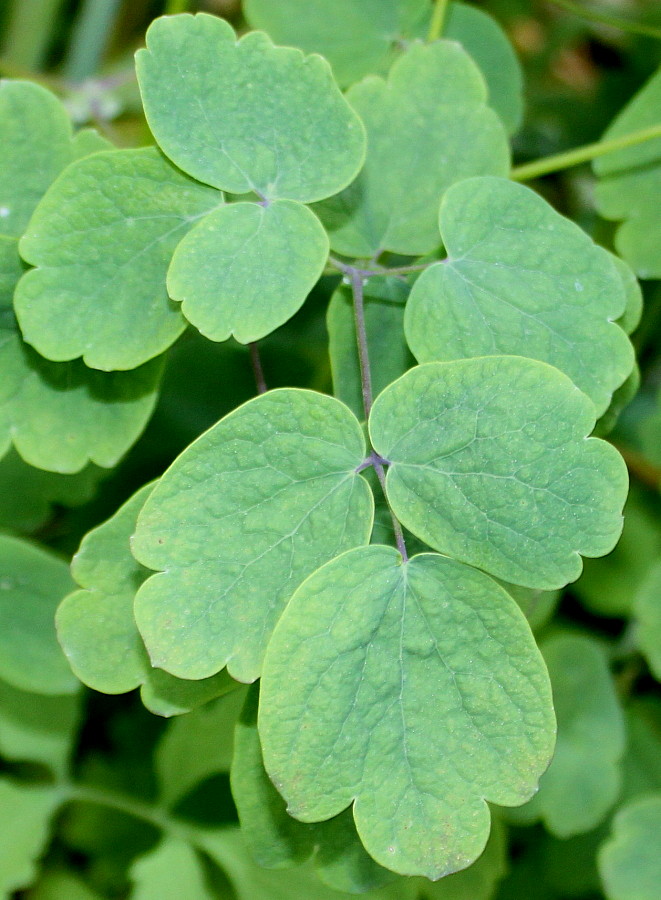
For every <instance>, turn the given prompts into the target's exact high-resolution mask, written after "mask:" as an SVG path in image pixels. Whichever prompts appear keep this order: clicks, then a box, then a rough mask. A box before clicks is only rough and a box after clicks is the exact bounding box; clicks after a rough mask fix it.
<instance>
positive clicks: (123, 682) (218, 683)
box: [55, 482, 236, 717]
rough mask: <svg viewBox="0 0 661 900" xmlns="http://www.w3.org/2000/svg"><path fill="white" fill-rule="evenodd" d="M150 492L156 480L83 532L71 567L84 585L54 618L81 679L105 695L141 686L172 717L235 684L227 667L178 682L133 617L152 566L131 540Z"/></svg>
mask: <svg viewBox="0 0 661 900" xmlns="http://www.w3.org/2000/svg"><path fill="white" fill-rule="evenodd" d="M153 489H154V483H153V482H152V483H151V484H147V485H144V487H142V488H140V490H139V491H137V492H136V493H135V494H134V495H133V496H132V497H131V498H130V499H129V500H127V502H126V503H125V504H124V505H123V506H121V507H120V509H119V510H118V511H117V512H116V513H115V515H114V516H112V517H111V518H110V519H108V520H107V521H106V522H104V523H103V524H101V525H99V526H98V527H97V528H94V529H93V530H92V531H90V532H89V534H87V535H86V536H85V538H84V539H83V542H82V544H81V546H80V549H79V550H78V553H76V555H75V556H74V558H73V561H72V567H71V570H72V574H73V577H74V578H75V579H76V581H77V582H78V584H80V585H81V587H82V588H83V589H82V590H79V591H75V592H74V593H72V594H69V595H68V596H67V597H65V598H64V600H63V601H62V602H61V603H60V605H59V607H58V609H57V613H56V615H55V622H56V626H57V634H58V639H59V641H60V644H61V645H62V647H63V649H64V652H65V654H66V656H67V658H68V660H69V664H70V666H71V668H72V669H73V671H74V672H75V673H76V675H77V676H78V677H79V678H80V680H81V681H83V682H84V683H85V684H87V685H89V687H91V688H93V689H94V690H96V691H102V692H104V693H106V694H116V693H123V692H124V691H130V690H133V688H136V687H138V686H139V685H141V686H142V687H141V691H140V693H141V697H142V701H143V703H144V704H145V706H146V707H147V708H148V709H149V710H150V711H151V712H153V713H155V714H156V715H159V716H168V717H169V716H174V715H180V714H181V713H185V712H188V711H189V710H191V709H194V708H195V707H197V706H199V705H201V704H203V703H206V702H208V701H209V700H212V699H214V698H215V697H218V696H220V695H221V694H223V693H225V692H226V691H227V690H231V689H232V688H233V687H235V686H236V683H235V682H234V681H233V680H232V679H231V678H229V677H228V676H227V673H226V672H220V673H219V674H218V675H214V676H213V677H212V678H208V679H204V680H203V681H181V680H180V679H178V678H175V677H174V676H172V675H169V674H168V673H167V672H163V671H160V670H159V669H154V668H152V666H151V664H150V662H149V658H148V656H147V653H146V651H145V649H144V644H143V643H142V638H141V637H140V633H139V631H138V629H137V626H136V624H135V619H134V618H133V601H134V598H135V594H136V591H137V589H138V587H139V586H140V585H141V584H142V582H143V581H144V580H145V578H146V577H147V576H148V574H149V571H148V570H147V569H145V568H144V567H143V566H141V565H140V564H139V563H138V562H136V560H135V558H134V557H133V556H132V555H131V551H130V548H129V540H130V538H131V535H132V534H133V532H134V531H135V523H136V519H137V516H138V512H139V511H140V510H141V509H142V507H143V505H144V503H145V500H146V499H147V497H148V496H149V495H150V494H151V492H152V490H153ZM100 635H102V640H99V637H100Z"/></svg>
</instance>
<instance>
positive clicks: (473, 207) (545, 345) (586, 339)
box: [405, 178, 634, 414]
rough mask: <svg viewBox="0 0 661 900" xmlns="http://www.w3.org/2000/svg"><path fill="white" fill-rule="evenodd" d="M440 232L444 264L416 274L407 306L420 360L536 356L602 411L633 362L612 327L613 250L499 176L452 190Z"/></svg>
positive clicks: (619, 308)
mask: <svg viewBox="0 0 661 900" xmlns="http://www.w3.org/2000/svg"><path fill="white" fill-rule="evenodd" d="M439 227H440V231H441V236H442V238H443V244H444V245H445V247H446V249H447V252H448V258H447V260H445V261H444V262H442V263H438V264H437V265H433V266H431V267H430V268H429V269H427V270H426V271H425V272H424V273H423V274H422V275H421V276H420V278H418V280H417V281H416V283H415V285H414V286H413V289H412V291H411V296H410V298H409V302H408V304H407V308H406V320H405V328H406V336H407V339H408V342H409V345H410V347H411V349H412V351H413V353H414V355H415V357H416V358H417V360H418V361H419V362H430V361H431V360H449V359H465V358H468V357H473V356H490V355H496V354H500V353H503V354H512V355H516V356H526V357H529V358H531V359H539V360H542V362H547V363H550V364H551V365H553V366H555V367H556V368H557V369H560V371H562V372H564V373H565V374H566V375H568V376H569V377H570V378H571V379H572V381H573V382H574V384H576V385H577V387H579V388H580V389H581V390H582V391H583V392H584V393H585V394H587V395H588V396H589V397H590V398H591V400H593V401H594V404H595V406H596V407H597V413H598V414H601V413H603V412H604V411H605V410H606V408H607V407H608V404H609V403H610V400H611V397H612V394H613V391H614V390H615V389H616V388H617V387H618V386H619V385H620V384H622V382H623V381H624V380H625V378H626V377H627V376H628V375H629V373H630V372H631V369H632V367H633V363H634V354H633V348H632V346H631V344H630V342H629V340H628V339H627V337H626V335H625V333H624V331H623V330H622V329H621V328H620V327H619V325H617V324H615V322H614V321H613V320H614V319H617V317H618V316H621V315H622V314H623V312H624V309H625V306H626V301H627V297H626V294H625V288H624V284H623V278H622V275H621V273H620V270H619V269H618V268H616V265H615V264H614V263H613V262H612V258H611V256H610V254H608V253H607V252H606V251H605V250H603V249H602V248H601V247H597V246H596V245H595V244H594V243H593V242H592V241H591V240H590V238H589V237H588V236H587V235H586V234H585V233H584V232H583V231H581V229H580V228H579V227H578V226H577V225H575V224H574V223H573V222H571V221H570V220H569V219H566V218H564V216H561V215H559V214H558V213H556V212H555V210H554V209H553V208H552V207H551V206H549V205H548V203H547V202H546V201H545V200H544V199H543V198H542V197H540V196H539V195H538V194H536V193H535V192H534V191H532V190H530V188H527V187H525V186H523V185H520V184H515V183H514V182H512V181H506V180H505V179H499V178H475V179H468V180H466V181H462V182H461V183H460V184H456V185H454V186H453V187H452V188H450V190H449V191H448V192H447V193H446V195H445V197H444V198H443V203H442V204H441V211H440V215H439ZM604 358H607V359H608V365H607V366H606V365H604Z"/></svg>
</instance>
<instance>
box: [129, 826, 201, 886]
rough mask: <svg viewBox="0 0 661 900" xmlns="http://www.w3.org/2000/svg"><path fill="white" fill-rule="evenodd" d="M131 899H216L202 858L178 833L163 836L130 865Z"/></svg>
mask: <svg viewBox="0 0 661 900" xmlns="http://www.w3.org/2000/svg"><path fill="white" fill-rule="evenodd" d="M130 877H131V881H132V882H133V884H134V888H133V891H132V892H131V900H184V898H186V900H215V897H216V894H215V892H214V891H213V890H212V889H211V887H210V886H209V885H208V884H207V882H206V879H205V875H204V869H203V867H202V861H201V859H200V857H199V856H198V854H197V853H196V852H195V850H194V849H193V847H192V846H191V845H190V844H189V843H188V842H187V841H185V840H182V839H181V838H179V837H174V836H172V837H165V838H163V840H162V841H161V843H160V844H158V846H157V847H156V848H155V849H154V850H151V851H150V852H149V853H147V854H145V856H141V857H139V858H138V859H137V860H136V862H134V863H133V865H132V866H131V871H130Z"/></svg>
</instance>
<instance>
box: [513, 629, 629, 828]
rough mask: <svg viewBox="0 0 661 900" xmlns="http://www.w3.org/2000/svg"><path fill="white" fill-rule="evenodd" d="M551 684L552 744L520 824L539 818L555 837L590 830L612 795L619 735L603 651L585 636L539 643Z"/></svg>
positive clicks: (616, 780)
mask: <svg viewBox="0 0 661 900" xmlns="http://www.w3.org/2000/svg"><path fill="white" fill-rule="evenodd" d="M542 653H543V654H544V659H545V660H546V665H547V666H548V670H549V674H550V676H551V684H552V686H553V702H554V706H555V711H556V715H557V717H558V742H557V745H556V750H555V755H554V757H553V761H552V762H551V765H550V767H549V770H548V772H546V773H545V774H544V775H542V778H541V781H540V784H539V793H537V794H536V795H535V797H534V798H533V800H532V801H531V802H530V804H528V808H527V809H526V820H527V821H530V820H531V817H532V816H537V817H541V818H542V819H543V820H544V824H545V825H546V827H547V829H548V830H549V831H550V832H551V833H552V834H554V835H556V836H557V837H559V838H568V837H571V836H573V835H575V834H582V833H583V832H586V831H590V830H591V829H593V828H595V827H596V826H597V825H599V823H600V822H602V821H603V819H604V818H605V816H606V814H607V812H608V810H609V809H610V808H611V807H612V805H613V803H614V802H615V800H616V799H617V797H618V794H619V790H620V783H621V766H620V763H621V759H622V755H623V753H624V745H625V733H624V720H623V716H622V710H621V708H620V704H619V701H618V699H617V695H616V693H615V685H614V684H613V679H612V678H611V675H610V672H609V670H608V663H607V660H606V656H605V653H604V651H603V650H602V649H601V647H600V646H599V644H597V643H596V642H595V641H593V640H591V639H590V638H587V637H581V636H577V635H558V636H556V637H553V638H551V639H550V640H548V641H546V642H545V643H544V644H543V645H542Z"/></svg>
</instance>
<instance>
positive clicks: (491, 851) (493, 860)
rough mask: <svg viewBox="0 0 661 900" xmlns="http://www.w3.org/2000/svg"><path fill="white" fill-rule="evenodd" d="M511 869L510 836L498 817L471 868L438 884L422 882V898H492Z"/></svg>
mask: <svg viewBox="0 0 661 900" xmlns="http://www.w3.org/2000/svg"><path fill="white" fill-rule="evenodd" d="M506 872H507V840H506V835H505V829H504V827H503V825H502V824H501V822H500V821H499V820H498V819H493V820H492V823H491V834H490V835H489V840H488V841H487V845H486V847H485V848H484V852H483V853H482V855H481V856H480V857H479V858H478V859H477V860H476V861H475V862H474V863H473V864H472V866H469V867H468V868H467V869H464V870H463V871H462V872H455V874H454V875H448V876H447V877H445V878H441V880H440V881H437V882H436V883H435V884H429V883H427V884H425V883H423V884H421V885H420V894H421V897H422V900H491V898H492V897H493V895H494V891H495V889H496V886H497V884H498V882H499V881H500V880H501V879H502V878H503V876H504V875H505V873H506Z"/></svg>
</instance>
